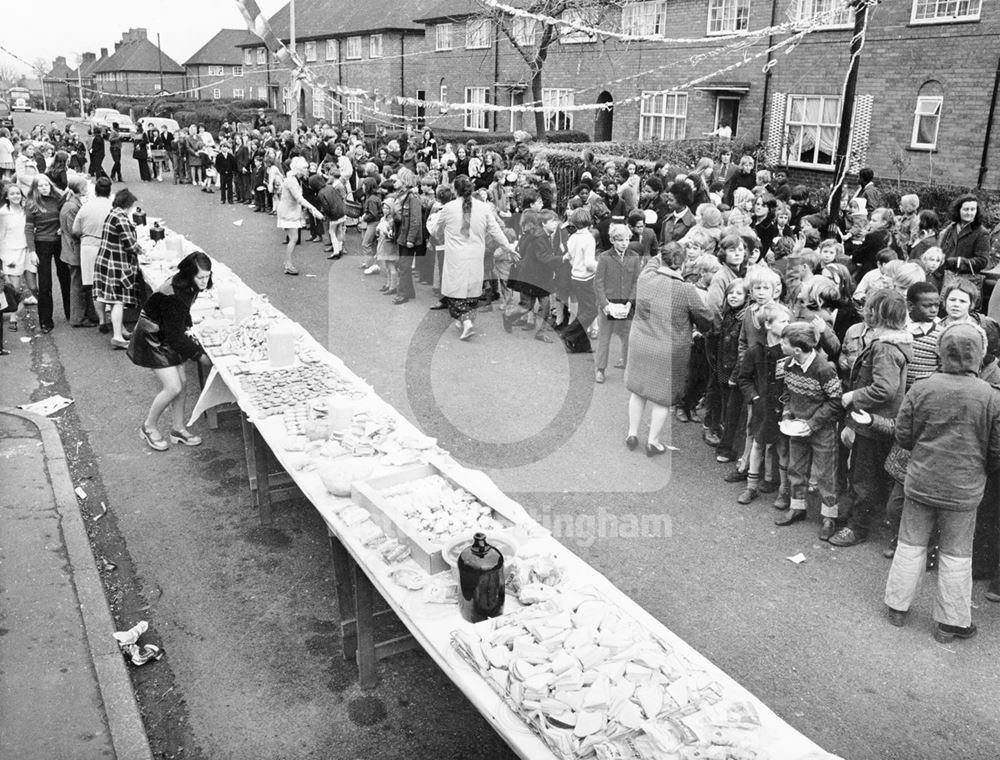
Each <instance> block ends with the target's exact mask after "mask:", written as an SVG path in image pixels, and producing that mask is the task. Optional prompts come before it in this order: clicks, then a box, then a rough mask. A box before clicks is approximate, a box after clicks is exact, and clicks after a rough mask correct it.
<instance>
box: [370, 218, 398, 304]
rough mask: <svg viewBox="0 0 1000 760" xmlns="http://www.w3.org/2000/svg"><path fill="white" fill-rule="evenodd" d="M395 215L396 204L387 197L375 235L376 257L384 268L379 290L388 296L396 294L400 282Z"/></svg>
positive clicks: (382, 268) (381, 267)
mask: <svg viewBox="0 0 1000 760" xmlns="http://www.w3.org/2000/svg"><path fill="white" fill-rule="evenodd" d="M395 216H396V215H395V205H394V204H393V202H392V201H391V200H389V199H388V198H386V199H385V200H384V201H382V218H381V219H380V220H379V222H378V225H376V227H375V237H376V240H377V241H378V244H377V246H378V247H377V249H376V250H377V253H376V256H375V258H376V261H378V262H379V267H380V269H381V270H382V287H381V288H379V291H378V292H379V293H382V294H383V295H387V296H391V295H394V294H395V293H396V288H397V285H398V284H399V272H397V271H396V262H397V261H399V249H398V248H397V247H396V218H395Z"/></svg>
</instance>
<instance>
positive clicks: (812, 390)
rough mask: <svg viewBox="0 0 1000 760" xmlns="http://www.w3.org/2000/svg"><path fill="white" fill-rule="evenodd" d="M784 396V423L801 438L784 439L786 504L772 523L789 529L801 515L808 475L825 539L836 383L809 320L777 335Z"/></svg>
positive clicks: (833, 515)
mask: <svg viewBox="0 0 1000 760" xmlns="http://www.w3.org/2000/svg"><path fill="white" fill-rule="evenodd" d="M781 349H782V352H783V353H784V355H785V356H787V357H788V359H787V360H785V362H784V384H785V392H784V396H783V398H782V407H783V408H782V414H781V417H782V419H783V420H800V421H801V422H803V423H805V426H804V428H803V431H804V435H801V436H795V437H792V436H789V438H788V484H789V487H790V490H791V504H790V507H791V508H790V509H789V510H788V512H787V513H786V514H784V515H782V516H781V517H778V518H777V519H776V520H775V521H774V524H775V525H778V526H786V525H792V524H793V523H796V522H798V521H799V520H804V519H805V517H806V491H807V488H808V485H809V476H810V473H811V474H812V476H813V477H814V478H815V479H816V482H817V484H818V486H819V493H820V501H821V507H820V514H821V516H822V524H821V526H820V530H819V538H820V540H822V541H827V540H829V539H830V537H831V536H832V535H834V531H835V530H836V524H835V520H836V519H837V515H838V507H837V494H836V487H835V478H836V472H837V418H838V416H839V413H840V396H841V385H840V378H839V377H837V371H836V370H835V369H834V367H833V365H832V364H830V362H828V361H827V360H826V359H825V358H824V357H823V356H821V355H820V354H819V352H818V351H816V332H815V330H813V326H812V325H811V324H809V323H808V322H793V323H791V324H790V325H788V326H787V327H785V329H784V330H783V331H782V333H781Z"/></svg>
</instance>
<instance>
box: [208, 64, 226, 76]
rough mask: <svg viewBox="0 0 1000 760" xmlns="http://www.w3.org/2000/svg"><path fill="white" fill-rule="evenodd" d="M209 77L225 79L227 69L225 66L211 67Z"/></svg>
mask: <svg viewBox="0 0 1000 760" xmlns="http://www.w3.org/2000/svg"><path fill="white" fill-rule="evenodd" d="M208 75H209V76H210V77H224V76H225V75H226V69H225V67H223V66H209V67H208Z"/></svg>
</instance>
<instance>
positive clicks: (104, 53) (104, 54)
mask: <svg viewBox="0 0 1000 760" xmlns="http://www.w3.org/2000/svg"><path fill="white" fill-rule="evenodd" d="M107 57H108V49H107V48H101V58H107Z"/></svg>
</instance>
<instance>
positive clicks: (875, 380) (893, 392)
mask: <svg viewBox="0 0 1000 760" xmlns="http://www.w3.org/2000/svg"><path fill="white" fill-rule="evenodd" d="M906 316H907V314H906V299H905V298H904V297H903V295H902V293H899V292H897V291H895V290H889V289H886V290H878V291H876V292H875V293H873V294H872V295H871V297H870V298H869V299H868V303H867V305H866V306H865V324H867V325H868V327H869V328H870V331H869V333H868V345H866V346H865V348H864V349H863V350H862V351H861V354H860V355H859V356H858V358H857V359H856V360H855V361H854V365H853V366H852V367H851V373H850V379H849V386H850V388H851V390H850V391H848V392H847V393H845V394H844V395H843V398H842V400H841V403H842V404H843V406H844V408H845V409H847V410H849V411H859V412H867V413H868V414H870V415H878V416H880V417H895V416H896V412H897V411H899V406H900V404H901V403H902V402H903V395H904V393H905V389H906V367H907V364H908V363H909V361H910V359H911V357H912V355H913V336H912V335H910V333H909V332H907V330H906ZM851 428H852V429H853V430H854V434H855V437H854V445H853V447H852V452H851V461H850V465H849V470H848V477H849V479H850V483H851V487H852V491H853V493H854V499H853V501H854V503H853V505H852V506H851V508H850V509H849V514H848V515H846V516H845V517H848V518H849V519H848V521H847V525H846V527H843V528H841V529H840V530H838V531H837V532H836V533H835V534H834V535H833V536H832V537H831V538H830V543H831V544H833V545H834V546H854V544H858V543H861V542H862V541H865V540H866V539H867V537H868V531H869V528H870V524H871V519H872V513H873V512H874V511H875V510H876V509H881V508H882V507H883V506H884V505H885V503H886V500H887V499H888V497H889V491H890V487H891V478H890V477H889V476H888V474H887V473H886V472H885V470H884V468H883V465H884V464H885V459H886V457H887V456H888V454H889V449H890V448H891V447H892V440H891V438H890V437H888V436H886V435H885V434H884V433H882V432H881V431H879V430H874V429H872V428H871V426H857V425H854V424H852V425H851Z"/></svg>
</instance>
